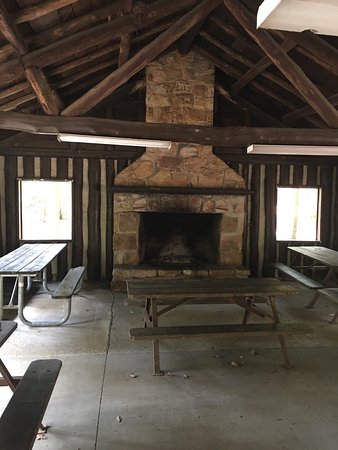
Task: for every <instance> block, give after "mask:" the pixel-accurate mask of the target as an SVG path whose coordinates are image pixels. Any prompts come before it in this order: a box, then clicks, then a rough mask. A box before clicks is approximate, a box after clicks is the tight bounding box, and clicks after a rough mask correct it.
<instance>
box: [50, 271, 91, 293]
mask: <svg viewBox="0 0 338 450" xmlns="http://www.w3.org/2000/svg"><path fill="white" fill-rule="evenodd" d="M85 270H86V267H85V266H79V267H73V268H72V269H70V270H69V271H68V273H67V275H66V276H65V277H64V279H63V280H62V281H61V283H60V284H59V285H58V287H57V288H56V289H55V291H53V292H52V298H69V299H70V298H72V296H73V295H74V294H75V293H76V292H78V291H79V290H80V287H81V281H82V277H83V274H84V271H85Z"/></svg>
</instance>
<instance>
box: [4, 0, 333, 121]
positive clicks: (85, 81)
mask: <svg viewBox="0 0 338 450" xmlns="http://www.w3.org/2000/svg"><path fill="white" fill-rule="evenodd" d="M260 3H261V1H255V0H241V1H239V0H224V1H220V0H180V1H178V2H176V1H171V2H169V1H168V0H155V1H151V0H143V1H142V2H138V1H133V0H124V1H123V0H115V1H113V0H111V1H108V0H107V1H104V0H0V23H1V31H2V35H1V38H0V111H3V112H13V111H15V112H25V113H39V114H46V115H55V116H56V115H63V116H81V115H96V114H95V112H96V111H97V109H98V108H100V107H102V105H104V103H105V102H107V101H109V102H114V101H115V102H117V101H121V99H124V98H125V97H127V96H130V95H132V94H135V92H137V91H140V90H144V88H145V83H144V68H145V66H146V64H147V63H148V62H149V61H151V60H153V59H155V58H156V57H157V56H158V55H160V54H161V53H163V52H165V51H167V50H168V49H173V48H177V49H178V50H179V51H181V52H183V53H185V52H189V51H190V49H194V50H196V51H198V52H200V53H202V54H203V55H204V56H205V57H207V58H209V59H210V60H211V61H212V62H213V63H214V64H215V66H216V81H215V83H216V84H215V87H216V92H217V94H218V95H220V96H221V97H222V98H223V99H224V100H225V101H226V102H230V103H231V105H232V107H235V108H238V110H240V111H249V112H250V114H251V116H252V117H253V119H254V121H256V123H258V124H259V125H264V126H268V127H271V126H274V127H284V126H288V127H305V128H307V127H309V128H328V127H330V128H338V111H337V109H336V106H337V105H338V38H337V37H332V36H319V35H315V34H313V33H312V32H310V31H305V32H302V33H291V32H281V31H271V30H270V31H266V30H256V27H255V23H256V13H257V9H258V7H259V5H260ZM94 108H95V109H94Z"/></svg>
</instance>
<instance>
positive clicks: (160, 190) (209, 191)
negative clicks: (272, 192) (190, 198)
mask: <svg viewBox="0 0 338 450" xmlns="http://www.w3.org/2000/svg"><path fill="white" fill-rule="evenodd" d="M108 191H112V192H120V193H127V192H130V193H137V194H138V193H144V194H181V195H190V194H199V195H250V194H253V191H251V190H250V189H234V188H232V189H231V188H210V187H182V186H119V185H114V186H112V187H110V188H108Z"/></svg>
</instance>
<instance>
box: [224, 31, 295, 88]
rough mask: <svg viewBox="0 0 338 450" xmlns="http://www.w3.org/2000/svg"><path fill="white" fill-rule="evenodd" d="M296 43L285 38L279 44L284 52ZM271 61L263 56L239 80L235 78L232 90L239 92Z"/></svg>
mask: <svg viewBox="0 0 338 450" xmlns="http://www.w3.org/2000/svg"><path fill="white" fill-rule="evenodd" d="M295 46H296V44H295V43H294V42H293V41H290V40H289V39H286V40H285V41H284V42H282V44H281V48H282V49H283V50H284V51H285V52H289V51H290V50H292V49H293V48H294V47H295ZM271 64H272V61H271V59H270V58H269V57H268V56H264V58H262V59H261V60H260V61H258V63H256V64H254V65H252V66H251V68H250V69H249V70H248V71H247V72H246V73H245V74H244V75H242V76H241V78H240V79H239V80H237V81H236V82H235V83H234V84H233V85H232V86H231V89H232V90H233V91H234V92H239V91H240V90H241V89H243V88H244V87H245V86H246V85H247V84H248V83H250V81H252V80H254V79H255V78H256V77H258V75H260V74H261V73H262V72H264V70H265V69H267V68H268V67H269V66H271Z"/></svg>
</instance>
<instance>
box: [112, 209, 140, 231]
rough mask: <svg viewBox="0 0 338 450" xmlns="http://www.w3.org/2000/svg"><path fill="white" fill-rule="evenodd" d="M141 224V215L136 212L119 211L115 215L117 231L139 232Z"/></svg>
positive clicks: (115, 228)
mask: <svg viewBox="0 0 338 450" xmlns="http://www.w3.org/2000/svg"><path fill="white" fill-rule="evenodd" d="M139 225H140V215H139V214H138V213H134V212H126V213H119V214H116V215H115V219H114V230H115V232H120V233H124V232H131V231H132V232H134V233H137V231H138V228H139Z"/></svg>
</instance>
